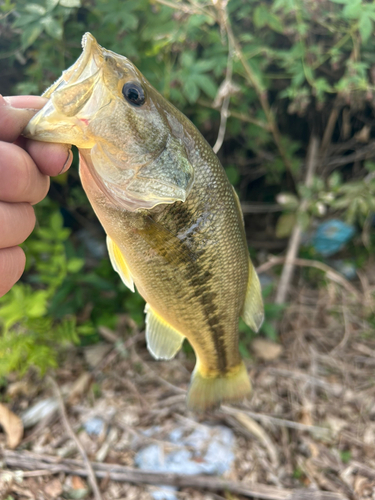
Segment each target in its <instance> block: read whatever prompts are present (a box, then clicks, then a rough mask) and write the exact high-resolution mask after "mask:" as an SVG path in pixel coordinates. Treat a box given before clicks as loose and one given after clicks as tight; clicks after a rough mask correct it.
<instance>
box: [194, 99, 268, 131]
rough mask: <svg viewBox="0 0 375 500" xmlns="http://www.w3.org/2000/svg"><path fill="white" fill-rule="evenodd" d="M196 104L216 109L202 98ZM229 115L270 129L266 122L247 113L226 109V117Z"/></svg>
mask: <svg viewBox="0 0 375 500" xmlns="http://www.w3.org/2000/svg"><path fill="white" fill-rule="evenodd" d="M197 104H200V105H201V106H204V107H205V108H210V109H214V110H215V111H217V109H216V108H214V106H213V105H212V103H210V102H208V101H205V100H204V99H198V101H197ZM229 116H232V117H233V118H237V119H238V120H241V121H243V122H246V123H252V124H253V125H256V126H257V127H260V128H262V129H264V130H267V131H270V128H269V126H268V124H267V123H266V122H264V121H262V120H257V119H256V118H252V117H251V116H249V115H245V114H243V113H239V112H238V111H233V110H230V111H228V117H229Z"/></svg>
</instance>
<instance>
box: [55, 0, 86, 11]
mask: <svg viewBox="0 0 375 500" xmlns="http://www.w3.org/2000/svg"><path fill="white" fill-rule="evenodd" d="M59 3H60V5H62V6H63V7H68V8H70V9H73V8H74V7H80V6H81V0H60V2H59Z"/></svg>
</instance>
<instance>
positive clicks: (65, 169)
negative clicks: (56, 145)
mask: <svg viewBox="0 0 375 500" xmlns="http://www.w3.org/2000/svg"><path fill="white" fill-rule="evenodd" d="M72 160H73V153H72V150H71V149H69V151H68V157H67V159H66V160H65V163H64V166H63V168H62V169H61V171H60V172H59V173H58V175H60V174H63V173H64V172H66V171H67V170H68V168H69V167H70V165H71V164H72Z"/></svg>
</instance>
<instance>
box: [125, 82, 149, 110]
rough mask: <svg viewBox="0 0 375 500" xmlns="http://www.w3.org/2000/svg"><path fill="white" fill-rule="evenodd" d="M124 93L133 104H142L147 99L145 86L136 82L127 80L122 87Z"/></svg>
mask: <svg viewBox="0 0 375 500" xmlns="http://www.w3.org/2000/svg"><path fill="white" fill-rule="evenodd" d="M122 94H123V96H124V97H125V99H126V100H127V101H128V103H129V104H131V105H132V106H142V105H143V104H144V103H145V101H146V96H145V93H144V90H143V88H142V87H141V86H140V85H139V84H138V83H135V82H127V83H125V85H124V86H123V87H122Z"/></svg>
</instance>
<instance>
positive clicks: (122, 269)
mask: <svg viewBox="0 0 375 500" xmlns="http://www.w3.org/2000/svg"><path fill="white" fill-rule="evenodd" d="M107 248H108V253H109V258H110V260H111V264H112V267H113V269H114V270H115V271H116V273H118V274H119V275H120V277H121V279H122V281H123V282H124V283H125V285H126V286H127V287H128V288H129V289H130V290H131V291H132V292H134V281H133V278H132V275H131V274H130V271H129V268H128V265H127V263H126V260H125V258H124V256H123V255H122V253H121V250H120V249H119V247H118V246H117V245H116V243H115V242H114V241H113V240H112V239H111V238H110V237H109V236H108V235H107Z"/></svg>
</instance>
